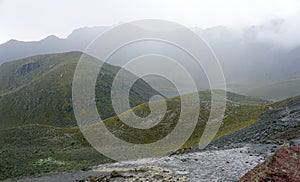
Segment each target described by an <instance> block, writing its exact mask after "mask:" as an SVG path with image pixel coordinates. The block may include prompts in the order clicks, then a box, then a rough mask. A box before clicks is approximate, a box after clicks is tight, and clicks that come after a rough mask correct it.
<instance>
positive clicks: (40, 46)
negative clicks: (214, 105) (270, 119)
mask: <svg viewBox="0 0 300 182" xmlns="http://www.w3.org/2000/svg"><path fill="white" fill-rule="evenodd" d="M284 23H285V22H284V21H283V20H273V21H270V22H267V23H265V24H262V25H257V26H248V27H244V28H243V29H242V30H239V31H237V30H235V29H233V28H231V27H224V26H216V27H212V28H207V29H200V28H197V27H196V28H192V30H193V31H194V32H196V33H197V34H199V35H200V36H201V37H202V38H203V39H204V40H205V41H206V42H207V43H208V44H209V45H210V47H211V48H212V49H213V51H214V52H215V54H216V56H217V57H218V59H219V61H220V63H221V65H222V68H223V71H224V75H225V79H226V83H227V87H228V89H229V90H230V91H233V92H236V93H240V94H243V95H249V96H252V97H259V98H263V99H268V100H282V99H285V98H289V97H293V96H296V95H297V94H298V93H297V91H298V90H299V89H300V88H299V79H300V74H299V73H300V70H299V66H300V65H299V59H300V55H299V52H300V51H299V50H300V45H294V46H291V47H288V48H286V47H283V46H282V45H281V44H280V43H282V42H283V41H284V40H280V37H281V36H282V35H281V34H280V33H281V31H280V30H282V29H283V26H284ZM270 27H271V28H270ZM109 28H110V27H83V28H79V29H77V30H74V31H73V32H72V33H71V34H70V35H69V36H68V37H67V38H64V39H61V38H58V37H55V36H49V37H47V38H45V39H43V40H41V41H36V42H22V41H17V40H11V41H9V42H6V43H4V44H2V45H0V64H1V63H4V62H7V61H11V60H15V59H19V58H25V57H28V56H33V55H36V54H45V53H56V52H66V51H84V50H85V48H86V47H87V45H88V44H89V43H90V42H91V41H92V40H93V39H95V38H96V37H97V36H98V35H99V34H101V33H102V32H104V31H105V30H108V29H109ZM266 33H268V34H269V35H274V36H275V38H276V40H277V39H278V41H277V42H276V41H275V38H274V40H273V39H270V40H269V39H268V40H265V39H264V37H263V35H265V34H266ZM143 46H144V47H145V45H143ZM143 46H142V47H143ZM146 47H147V49H148V48H149V49H153V47H154V50H155V51H156V52H157V53H158V54H159V53H161V54H167V55H169V54H172V55H173V56H174V57H175V58H180V57H182V54H181V53H180V52H179V51H178V50H176V49H174V48H172V47H170V46H165V45H157V44H155V43H147V45H146ZM140 49H141V46H140V45H136V46H132V48H131V49H127V50H126V54H122V55H123V56H129V57H132V56H133V55H136V53H139V52H141V51H143V50H140ZM145 49H146V48H145ZM184 60H186V62H188V61H187V58H184ZM184 60H183V61H181V62H180V63H181V64H184ZM123 62H124V59H123V58H122V56H121V57H120V56H119V57H116V60H114V61H113V63H114V64H113V65H117V66H120V65H122V64H123ZM188 63H189V62H188ZM193 68H194V66H191V65H190V64H187V69H188V70H189V72H190V73H191V74H192V75H193V76H194V78H195V80H196V82H197V83H198V87H199V88H200V89H201V90H205V89H208V84H207V83H208V82H207V80H206V79H203V78H204V77H205V74H204V72H201V73H200V74H199V71H194V70H193ZM199 77H200V78H199ZM153 82H156V83H158V82H159V81H153ZM183 84H184V83H183ZM158 85H159V86H160V87H162V88H161V91H162V92H163V94H164V95H167V96H168V97H173V96H174V95H176V94H177V92H174V89H172V88H167V87H166V86H165V85H166V84H165V82H162V83H161V84H159V83H158Z"/></svg>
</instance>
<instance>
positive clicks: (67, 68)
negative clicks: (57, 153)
mask: <svg viewBox="0 0 300 182" xmlns="http://www.w3.org/2000/svg"><path fill="white" fill-rule="evenodd" d="M81 56H82V53H80V52H69V53H61V54H49V55H41V56H34V57H30V58H26V59H21V60H17V61H14V62H9V63H5V64H3V65H2V66H1V67H0V75H1V77H0V93H1V94H0V127H1V128H6V127H13V126H17V125H24V124H48V125H54V126H74V125H76V121H75V118H74V114H73V105H72V82H73V75H74V71H75V68H76V65H77V62H78V60H79V58H80V57H81ZM83 60H84V61H90V62H95V63H96V62H97V60H96V59H95V58H93V57H91V56H88V55H83ZM119 70H120V68H119V67H116V66H112V65H108V64H105V65H104V66H103V69H101V71H100V74H99V77H98V79H97V84H96V87H95V89H96V102H97V106H98V109H99V111H100V112H101V117H102V118H108V117H111V116H114V115H115V113H114V110H113V108H112V104H111V99H110V91H111V85H112V82H113V79H114V77H115V75H116V74H117V72H118V71H119ZM133 76H134V75H132V74H131V73H129V72H126V74H125V78H124V79H127V78H126V77H128V78H131V77H133ZM157 94H159V93H158V92H157V91H155V90H154V89H152V88H151V87H150V86H149V85H148V84H147V83H146V82H144V81H143V80H141V79H139V80H138V81H137V82H136V83H135V84H134V85H133V87H132V89H131V90H130V103H131V105H132V106H136V105H139V104H142V103H145V102H148V100H149V99H150V98H151V97H152V96H153V95H157ZM120 97H122V96H120ZM124 97H127V95H125V96H124Z"/></svg>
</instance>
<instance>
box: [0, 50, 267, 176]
mask: <svg viewBox="0 0 300 182" xmlns="http://www.w3.org/2000/svg"><path fill="white" fill-rule="evenodd" d="M65 54H67V55H68V56H70V57H72V56H74V57H77V56H78V55H80V54H81V53H78V52H73V53H65ZM65 54H56V55H44V56H46V57H49V56H50V58H51V56H63V57H64V56H65ZM23 61H24V60H23ZM69 61H70V60H69ZM74 62H75V63H76V60H74ZM57 73H58V75H59V76H58V77H60V74H61V73H60V72H57ZM45 81H46V80H45ZM39 83H41V82H39ZM47 84H49V81H47V82H46V84H45V85H47ZM31 85H32V84H31ZM41 86H42V85H41ZM33 88H37V87H33ZM48 88H50V87H49V86H48ZM50 90H51V89H50ZM17 92H19V91H16V93H17ZM56 92H57V91H56ZM219 92H221V91H219ZM9 95H10V94H9ZM55 95H56V96H59V95H60V92H58V94H55ZM227 95H228V98H227V105H228V107H227V110H226V115H225V118H224V121H223V123H224V124H223V125H222V127H221V129H220V131H219V133H218V134H217V137H222V136H224V135H227V134H230V133H232V132H234V131H237V130H239V129H241V128H245V127H247V126H249V125H251V124H253V123H255V122H257V121H259V115H260V114H261V113H263V112H264V110H265V106H264V105H265V103H266V102H265V101H263V100H260V99H255V98H250V97H246V96H242V95H238V94H235V93H228V94H227ZM39 96H40V94H39V93H38V92H36V98H38V97H39ZM48 97H51V98H52V96H51V95H49V96H48ZM184 97H188V95H186V96H184ZM199 97H200V100H201V110H200V111H199V112H200V114H201V115H200V118H199V120H198V124H197V126H196V129H195V131H194V132H193V133H192V136H191V137H190V139H189V140H188V141H187V142H186V144H185V145H184V146H182V148H189V147H192V146H195V145H197V144H198V142H199V137H200V136H201V133H202V132H203V127H204V125H205V122H206V120H207V117H208V114H209V109H210V92H209V91H205V92H204V91H203V92H200V93H199ZM33 98H34V97H33ZM29 100H30V99H29ZM26 101H27V100H26ZM43 101H45V100H44V99H43V100H41V102H43ZM27 102H28V101H27ZM157 102H162V101H157ZM0 103H1V104H2V101H1V102H0ZM28 103H32V102H28ZM6 105H7V106H8V107H9V109H13V107H10V104H9V103H6ZM12 105H17V104H12ZM39 105H40V106H42V107H44V106H43V104H42V103H40V104H39ZM48 106H50V104H48ZM167 106H168V108H167V112H166V113H167V114H166V117H164V118H163V120H162V121H161V122H160V123H159V124H158V126H157V127H153V128H151V129H150V130H147V131H142V130H139V129H132V128H129V127H128V126H125V127H124V126H123V124H122V122H121V121H120V120H119V119H118V118H117V117H110V118H107V119H105V120H104V123H105V124H106V127H107V128H108V129H109V130H111V131H112V132H114V135H115V136H117V137H119V138H122V139H124V140H127V141H130V142H133V143H149V142H152V141H156V140H158V139H160V138H161V137H163V136H165V135H166V134H167V133H168V132H170V130H172V129H173V128H174V125H175V124H176V123H177V121H178V117H179V114H180V97H174V98H170V99H167ZM3 107H4V106H2V108H1V110H0V111H1V115H2V114H5V112H13V113H14V114H16V115H21V116H26V115H27V114H26V113H27V112H31V110H34V109H32V107H31V109H28V111H24V110H22V109H18V108H17V107H16V108H17V109H15V110H13V111H10V110H9V109H7V110H2V109H3ZM133 111H134V112H135V113H136V114H137V115H139V116H142V117H143V116H146V115H147V114H148V113H149V107H148V104H141V105H138V106H136V107H133ZM39 112H45V113H44V114H47V113H50V114H51V115H55V116H57V115H59V114H60V112H61V111H56V110H54V111H52V110H48V111H39ZM56 112H57V113H56ZM64 115H71V114H68V113H64ZM39 116H40V117H41V118H42V119H40V120H38V121H37V122H29V121H28V122H24V123H23V122H22V123H15V124H14V126H12V124H11V123H9V122H8V121H10V120H9V118H7V119H8V120H7V121H3V120H2V119H1V120H0V121H1V123H2V127H1V128H0V157H1V158H2V159H3V160H0V179H1V180H2V179H6V178H11V177H16V176H24V175H34V174H40V173H45V172H51V171H65V170H79V169H85V168H87V167H89V166H94V165H99V164H101V163H107V162H112V160H111V159H108V158H107V157H105V156H103V155H101V154H99V153H98V152H97V151H96V150H95V149H94V148H92V147H91V146H90V144H89V143H88V142H87V141H86V140H85V138H84V137H83V135H82V134H81V131H80V130H79V128H78V127H76V126H70V125H67V126H66V125H62V124H61V123H57V122H50V121H49V120H48V118H45V117H44V115H43V114H42V113H41V114H39ZM10 117H12V115H10ZM56 118H57V117H56ZM44 119H46V122H44V121H43V120H44ZM28 123H29V124H28ZM30 123H38V124H30ZM41 123H45V124H41ZM4 124H6V125H5V126H3V125H4ZM20 124H22V125H20ZM16 125H18V126H16ZM53 125H54V126H53ZM8 126H10V127H8ZM92 131H93V130H92V129H91V132H92ZM189 132H191V131H189ZM115 147H117V146H115Z"/></svg>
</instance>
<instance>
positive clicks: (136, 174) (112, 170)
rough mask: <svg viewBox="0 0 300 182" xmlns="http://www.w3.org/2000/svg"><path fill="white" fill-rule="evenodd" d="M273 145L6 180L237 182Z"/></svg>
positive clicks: (159, 158) (268, 154)
mask: <svg viewBox="0 0 300 182" xmlns="http://www.w3.org/2000/svg"><path fill="white" fill-rule="evenodd" d="M277 148H278V146H276V145H266V144H263V145H260V144H254V145H253V144H240V147H238V148H232V149H226V150H207V151H202V152H191V153H186V154H180V155H169V156H163V157H156V158H147V159H139V160H135V161H124V162H117V163H112V164H105V165H100V166H95V167H91V168H90V169H88V170H87V171H72V172H64V173H50V174H45V175H40V176H35V177H30V178H29V177H28V178H19V179H13V180H8V181H25V182H26V181H163V180H167V181H209V182H211V181H236V180H238V179H239V178H240V177H242V176H243V175H244V174H245V173H246V172H247V171H249V170H250V169H252V168H253V167H255V166H256V165H257V164H260V163H262V162H263V161H265V159H266V158H267V157H268V156H270V155H271V154H272V151H273V150H276V149H277Z"/></svg>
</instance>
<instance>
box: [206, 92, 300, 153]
mask: <svg viewBox="0 0 300 182" xmlns="http://www.w3.org/2000/svg"><path fill="white" fill-rule="evenodd" d="M266 107H267V108H268V110H267V111H266V112H265V113H263V114H262V115H261V119H260V121H259V122H256V123H254V124H253V125H251V126H249V127H247V128H244V129H242V130H239V131H237V132H235V133H232V134H230V135H227V136H225V137H223V138H220V139H219V140H216V141H214V142H213V143H211V145H212V146H219V147H222V146H226V145H230V144H231V143H241V142H255V143H258V142H259V143H278V144H283V143H284V142H290V141H292V140H293V139H295V138H300V134H299V132H298V131H299V129H300V97H299V96H298V97H293V98H290V99H287V100H284V101H280V102H275V103H271V104H268V105H267V106H266Z"/></svg>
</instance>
